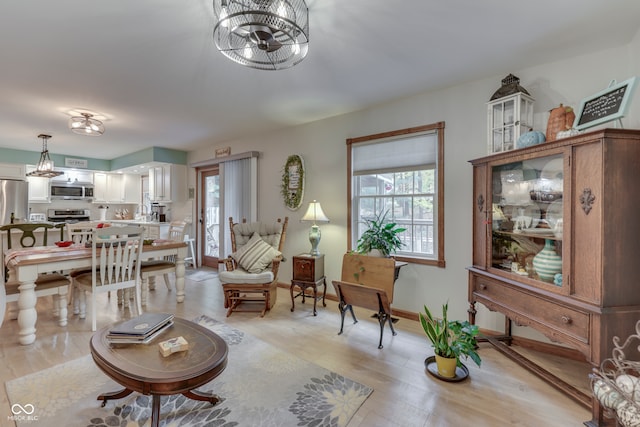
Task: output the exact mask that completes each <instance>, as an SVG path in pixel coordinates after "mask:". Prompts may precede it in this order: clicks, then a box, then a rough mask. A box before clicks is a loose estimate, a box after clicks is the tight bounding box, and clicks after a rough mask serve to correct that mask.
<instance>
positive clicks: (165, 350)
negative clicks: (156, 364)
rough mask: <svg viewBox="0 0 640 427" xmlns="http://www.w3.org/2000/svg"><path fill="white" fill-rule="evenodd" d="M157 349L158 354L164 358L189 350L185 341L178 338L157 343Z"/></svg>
mask: <svg viewBox="0 0 640 427" xmlns="http://www.w3.org/2000/svg"><path fill="white" fill-rule="evenodd" d="M158 348H159V349H160V353H161V354H162V355H163V356H164V357H167V356H169V355H171V354H173V353H177V352H179V351H187V350H189V343H188V342H187V340H185V339H184V338H183V337H181V336H180V337H174V338H171V339H168V340H166V341H162V342H161V343H158Z"/></svg>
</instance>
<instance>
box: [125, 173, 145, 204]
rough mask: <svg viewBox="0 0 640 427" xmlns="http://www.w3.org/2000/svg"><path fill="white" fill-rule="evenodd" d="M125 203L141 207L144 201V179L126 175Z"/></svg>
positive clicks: (138, 176)
mask: <svg viewBox="0 0 640 427" xmlns="http://www.w3.org/2000/svg"><path fill="white" fill-rule="evenodd" d="M122 184H123V186H124V202H125V203H131V204H135V205H139V204H140V201H141V199H142V179H141V177H140V175H135V174H125V175H124V180H123V183H122Z"/></svg>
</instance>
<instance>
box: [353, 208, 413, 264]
mask: <svg viewBox="0 0 640 427" xmlns="http://www.w3.org/2000/svg"><path fill="white" fill-rule="evenodd" d="M388 213H389V212H388V211H387V212H384V213H382V214H377V215H376V216H375V217H373V218H365V219H364V220H363V222H364V224H365V225H366V226H367V229H366V230H365V232H364V233H362V236H360V239H358V242H357V246H356V252H357V253H359V254H371V252H372V251H376V250H377V251H379V253H380V256H383V257H388V256H390V255H391V254H392V253H394V252H395V251H397V250H398V249H400V248H401V247H402V246H403V245H404V243H402V241H401V240H400V237H398V234H400V233H403V232H404V231H406V230H407V229H406V228H404V227H399V226H398V224H397V223H395V222H389V221H387V214H388Z"/></svg>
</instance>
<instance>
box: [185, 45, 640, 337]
mask: <svg viewBox="0 0 640 427" xmlns="http://www.w3.org/2000/svg"><path fill="white" fill-rule="evenodd" d="M639 34H640V33H639ZM639 48H640V35H637V36H636V38H635V39H634V40H633V41H632V43H630V44H629V45H625V46H621V47H619V48H614V49H609V50H606V51H602V52H595V53H592V54H589V55H585V56H580V57H575V58H570V59H566V60H563V61H559V62H555V63H551V64H545V65H540V66H536V67H532V68H526V69H521V70H505V71H504V73H501V74H500V75H495V76H492V77H490V78H486V79H482V80H477V81H474V82H469V83H466V84H462V85H459V86H455V87H450V88H444V89H442V90H438V91H434V92H429V93H421V94H416V95H415V96H412V97H409V98H405V99H401V100H397V101H395V102H390V103H387V104H384V105H379V106H375V107H372V108H369V109H366V110H363V111H359V112H355V113H351V114H346V115H342V116H338V117H334V118H330V119H326V120H322V121H318V122H315V123H311V124H308V125H303V126H298V127H292V128H287V129H283V130H281V131H277V132H272V133H269V134H262V135H256V136H255V137H249V138H243V139H238V140H234V141H228V142H225V143H224V144H220V145H219V146H220V147H224V146H231V152H232V154H237V153H241V152H245V151H250V150H257V151H260V152H261V153H262V156H261V157H260V159H259V161H258V168H259V172H258V173H259V183H260V184H259V185H260V188H259V206H258V217H259V219H260V220H264V221H271V220H274V219H275V218H277V217H284V216H286V215H288V216H289V221H290V222H289V229H288V231H287V240H286V243H285V247H284V255H285V257H286V258H289V259H290V258H291V256H293V255H296V254H298V253H302V252H307V251H308V250H309V248H310V244H309V241H308V236H307V233H308V229H309V225H308V224H306V223H300V221H299V220H300V218H301V216H302V215H303V214H304V211H305V209H306V206H307V204H308V202H309V201H311V200H313V199H317V200H318V201H320V202H321V204H322V207H323V209H324V211H325V213H326V214H327V216H328V217H329V218H330V219H331V223H330V224H323V225H321V231H322V241H321V242H320V251H321V252H323V253H325V254H326V255H325V256H326V259H325V273H326V275H327V278H328V280H329V281H331V280H335V279H338V278H339V277H340V268H341V259H342V255H343V254H344V253H345V251H346V249H347V206H348V201H347V190H346V189H347V178H346V169H347V164H346V144H345V140H346V139H347V138H351V137H357V136H362V135H369V134H374V133H378V132H385V131H392V130H397V129H402V128H407V127H412V126H419V125H424V124H430V123H435V122H438V121H444V122H445V123H446V128H445V218H446V220H445V254H446V255H445V259H446V263H447V265H446V268H437V267H430V266H422V265H409V266H407V267H405V268H403V269H402V271H401V273H400V277H399V279H398V281H397V283H396V287H395V296H394V307H396V308H398V309H402V310H408V311H413V312H418V311H421V310H422V306H423V305H424V304H427V305H429V306H432V307H439V306H440V305H441V304H442V303H443V302H445V301H447V300H448V301H449V306H450V313H451V316H452V317H457V318H466V310H467V308H468V302H467V271H466V269H465V268H466V267H467V266H468V265H470V263H471V246H472V245H471V209H472V203H473V200H472V188H471V186H472V168H471V166H470V165H469V163H468V160H470V159H473V158H476V157H481V156H484V155H485V154H486V114H487V113H486V102H487V101H488V100H489V98H490V97H491V95H492V94H493V92H494V91H495V90H496V89H497V88H498V87H499V86H500V81H501V80H502V78H504V77H505V76H506V75H507V74H509V73H513V74H515V75H517V76H518V77H519V78H520V82H521V85H522V86H523V87H525V88H526V89H527V90H528V91H529V92H530V93H531V95H532V96H533V97H534V98H535V99H536V103H535V111H536V114H535V124H536V130H541V131H543V132H544V131H545V130H546V121H547V118H548V111H549V110H550V109H552V108H554V107H557V106H558V105H559V104H560V103H563V104H565V105H570V106H573V107H575V108H577V107H578V105H579V102H580V100H581V99H583V98H585V97H587V96H589V95H592V94H594V93H596V92H598V91H600V90H602V89H604V88H606V87H607V85H608V84H609V81H610V80H611V79H617V81H619V82H620V81H623V80H625V79H627V78H629V77H631V76H633V75H640V56H638V55H637V54H635V52H637V51H640V49H639ZM639 97H640V96H639ZM307 102H309V103H313V102H314V100H313V99H309V100H307ZM639 102H640V101H638V97H636V100H635V101H634V102H633V104H632V106H631V109H630V115H629V117H627V118H625V119H624V121H623V122H624V126H625V127H626V128H640V114H639V111H640V107H639V106H638V104H639ZM215 148H217V146H211V147H208V148H206V149H202V150H199V151H195V152H192V153H190V156H189V162H195V161H201V160H205V159H210V158H212V157H213V152H214V149H215ZM291 154H300V155H301V156H302V157H303V159H304V162H305V167H306V180H305V181H306V182H305V185H306V187H305V200H304V203H303V206H302V207H301V208H300V209H299V210H298V211H295V212H292V211H289V210H288V209H287V208H285V206H284V204H283V203H282V198H281V196H280V194H279V186H280V177H281V173H282V167H283V165H284V163H285V161H286V159H287V157H288V156H289V155H291ZM190 182H191V183H194V177H193V173H191V176H190ZM191 185H195V184H191ZM280 272H281V273H280V276H279V279H280V281H281V282H288V281H289V280H290V279H291V264H290V263H285V264H284V265H283V267H281V270H280ZM328 290H329V292H333V287H332V286H331V285H329V289H328ZM281 303H286V302H281ZM477 320H478V323H479V324H480V326H481V327H483V328H489V329H494V330H501V329H502V325H503V318H502V316H501V315H497V314H492V313H488V312H487V311H486V310H480V312H479V315H478V319H477ZM519 333H524V334H525V335H527V334H531V332H530V331H526V332H523V331H521V332H519ZM534 335H535V334H534Z"/></svg>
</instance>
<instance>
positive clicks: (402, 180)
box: [347, 122, 444, 266]
mask: <svg viewBox="0 0 640 427" xmlns="http://www.w3.org/2000/svg"><path fill="white" fill-rule="evenodd" d="M443 145H444V123H443V122H439V123H436V124H434V125H427V126H422V127H419V128H411V129H403V130H398V131H393V132H386V133H383V134H377V135H369V136H365V137H360V138H353V139H348V140H347V147H348V150H349V153H348V158H349V161H348V167H349V176H350V177H351V188H350V199H351V203H350V215H349V217H350V218H351V223H350V230H351V231H350V238H351V241H350V247H351V248H355V247H356V246H357V241H358V239H359V237H360V236H361V235H362V233H363V232H364V231H365V229H366V227H365V224H364V223H363V220H364V219H367V218H375V217H381V216H384V217H385V219H386V221H387V222H394V223H396V224H398V226H400V227H403V228H406V231H404V232H403V233H402V234H401V235H400V236H399V237H400V240H401V241H402V243H403V246H402V248H401V249H399V250H398V251H397V252H396V254H395V255H396V258H397V259H401V258H407V259H410V260H411V261H413V262H422V263H427V264H434V265H438V266H444V240H443V239H444V232H443V229H444V227H443V221H444V216H443V213H442V212H443V194H442V188H444V184H443V182H442V181H443V176H444V173H443V170H444V169H443V168H444V165H443V164H442V163H443V158H444V156H443V151H442V150H443Z"/></svg>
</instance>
